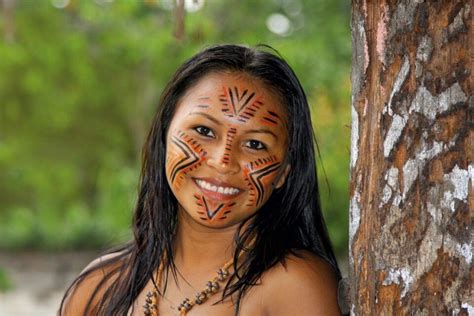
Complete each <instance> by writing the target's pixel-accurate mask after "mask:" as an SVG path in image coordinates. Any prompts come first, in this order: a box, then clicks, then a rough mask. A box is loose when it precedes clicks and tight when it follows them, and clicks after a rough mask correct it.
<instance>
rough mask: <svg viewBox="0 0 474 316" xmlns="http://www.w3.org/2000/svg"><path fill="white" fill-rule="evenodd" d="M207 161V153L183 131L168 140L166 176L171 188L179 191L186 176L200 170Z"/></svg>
mask: <svg viewBox="0 0 474 316" xmlns="http://www.w3.org/2000/svg"><path fill="white" fill-rule="evenodd" d="M205 159H206V151H205V150H204V149H203V148H202V146H201V144H199V142H198V141H196V140H195V139H193V138H192V137H190V136H188V135H187V134H186V133H184V132H182V131H177V132H176V133H174V134H173V135H172V136H171V137H170V139H169V140H168V148H167V151H166V176H167V177H168V181H169V183H170V186H171V187H172V188H174V189H175V190H179V188H180V187H181V185H182V184H183V181H184V178H185V176H186V174H188V173H189V172H191V171H193V170H195V169H197V168H199V167H200V166H201V165H202V163H203V161H204V160H205Z"/></svg>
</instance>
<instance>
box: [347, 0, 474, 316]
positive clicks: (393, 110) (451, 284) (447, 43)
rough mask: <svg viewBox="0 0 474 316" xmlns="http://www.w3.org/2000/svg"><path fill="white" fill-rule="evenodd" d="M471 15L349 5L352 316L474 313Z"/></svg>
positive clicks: (449, 9) (410, 5) (399, 5)
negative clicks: (350, 53)
mask: <svg viewBox="0 0 474 316" xmlns="http://www.w3.org/2000/svg"><path fill="white" fill-rule="evenodd" d="M472 10H473V2H472V1H468V0H465V1H427V0H425V1H423V0H417V1H415V0H406V1H402V0H391V1H383V0H382V1H368V0H354V1H353V8H352V41H353V66H352V137H351V138H352V139H351V143H352V144H351V186H350V197H351V203H350V265H351V266H350V279H351V281H350V282H351V313H352V314H355V315H392V314H394V315H448V314H449V315H453V314H454V315H468V313H469V314H472V315H474V295H473V288H472V283H473V281H474V280H473V276H474V270H473V266H472V250H473V236H474V227H473V226H474V225H473V209H474V198H473V191H474V189H473V185H474V163H473V156H474V146H473V140H474V129H473V127H474V124H473V120H472V118H473V111H474V110H473V108H474V97H473V95H472V75H471V72H472V69H473V67H472V58H473V57H472V56H473V49H472V46H471V45H472V39H473V31H472V29H473V28H472V23H473V22H472Z"/></svg>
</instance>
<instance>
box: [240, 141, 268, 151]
mask: <svg viewBox="0 0 474 316" xmlns="http://www.w3.org/2000/svg"><path fill="white" fill-rule="evenodd" d="M245 146H246V147H248V148H250V149H254V150H263V149H267V147H266V146H265V145H264V144H263V143H262V142H261V141H258V140H255V139H252V140H249V141H247V142H246V143H245Z"/></svg>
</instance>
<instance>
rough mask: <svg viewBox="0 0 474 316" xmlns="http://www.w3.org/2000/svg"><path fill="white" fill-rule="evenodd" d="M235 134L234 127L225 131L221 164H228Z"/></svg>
mask: <svg viewBox="0 0 474 316" xmlns="http://www.w3.org/2000/svg"><path fill="white" fill-rule="evenodd" d="M235 133H237V129H236V128H234V127H230V128H229V130H228V131H227V135H226V140H225V151H224V155H223V157H222V163H223V164H227V163H229V159H230V155H231V151H232V141H233V140H234V136H235Z"/></svg>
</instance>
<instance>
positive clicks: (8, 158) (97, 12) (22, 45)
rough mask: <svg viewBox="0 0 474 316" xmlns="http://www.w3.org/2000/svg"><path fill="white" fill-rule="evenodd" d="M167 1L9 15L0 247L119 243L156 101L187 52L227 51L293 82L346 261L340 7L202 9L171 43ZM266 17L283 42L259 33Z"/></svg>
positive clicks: (264, 4)
mask: <svg viewBox="0 0 474 316" xmlns="http://www.w3.org/2000/svg"><path fill="white" fill-rule="evenodd" d="M168 2H169V1H168ZM168 2H166V1H160V2H158V1H152V0H146V1H112V2H109V1H95V2H94V1H70V3H69V5H68V6H67V7H66V8H64V9H57V8H55V7H53V6H52V5H51V2H49V1H35V2H34V3H33V2H32V1H19V2H18V3H17V6H16V8H15V12H14V19H13V21H14V26H15V36H14V41H13V42H7V41H1V42H0V73H1V74H2V75H1V76H0V100H1V101H0V232H1V236H2V238H0V248H1V249H24V248H39V249H68V248H97V247H103V246H105V245H110V244H112V243H117V242H120V241H123V240H126V239H127V238H129V237H130V232H129V225H130V219H131V214H132V212H133V206H134V203H135V199H136V194H137V191H136V188H137V180H138V173H139V168H140V167H139V165H140V162H139V160H140V150H141V146H142V144H143V141H144V139H145V137H146V133H147V129H148V126H149V125H150V122H151V118H152V116H153V113H154V111H155V106H156V103H157V100H158V98H159V95H160V92H161V91H162V89H163V88H164V86H165V84H166V82H167V80H169V78H170V76H171V75H172V73H173V72H174V70H175V69H176V67H177V66H178V65H180V64H181V63H182V62H183V61H184V60H186V59H187V58H189V57H190V56H191V55H192V54H194V53H196V52H197V51H199V50H200V49H202V48H203V47H206V46H209V45H211V44H215V43H224V42H229V43H243V44H248V45H255V44H259V43H267V44H270V45H271V46H273V47H274V48H276V49H277V50H278V51H279V52H280V53H281V54H282V56H283V57H285V58H286V59H287V60H288V61H289V63H290V64H291V65H292V66H293V67H294V69H295V71H296V73H297V75H298V76H299V78H300V80H301V82H302V84H303V86H304V88H305V89H306V92H307V94H308V97H309V100H310V103H311V106H312V110H313V121H314V123H315V130H316V134H317V137H318V141H319V145H320V149H321V156H322V161H318V164H319V174H320V176H321V177H320V180H321V190H322V204H323V207H324V209H325V214H326V216H327V221H328V226H329V230H330V233H331V236H332V237H333V240H334V243H335V246H336V248H337V250H338V252H340V253H343V252H345V251H346V249H347V221H348V219H347V218H348V215H347V210H348V172H349V166H348V165H349V162H348V161H349V149H348V148H349V128H348V127H347V126H348V125H349V124H350V117H349V115H350V114H349V113H350V111H349V83H348V82H349V65H350V38H349V10H350V4H349V3H348V2H347V1H343V0H338V1H330V0H313V1H304V2H303V1H298V0H278V1H277V0H274V1H252V2H244V1H230V2H229V1H223V0H220V1H219V0H213V1H207V2H206V3H205V5H204V7H203V8H202V9H201V10H199V11H196V12H188V14H187V15H186V19H185V23H186V36H185V38H184V39H183V40H182V41H178V40H176V39H175V38H174V37H173V28H174V26H173V25H174V23H175V18H174V16H173V11H170V10H169V9H168V8H166V3H168ZM52 3H58V1H53V2H52ZM273 13H280V14H284V15H286V16H287V17H288V18H289V20H290V22H291V23H292V25H293V30H290V31H289V32H288V34H285V36H280V35H276V34H274V33H272V32H270V31H269V30H268V28H267V26H266V19H267V17H268V16H270V15H271V14H273ZM0 19H1V18H0ZM3 19H4V17H3ZM0 22H2V23H0V25H5V23H3V22H4V20H2V21H0ZM0 31H1V32H4V31H5V30H4V29H0ZM323 165H324V168H325V171H326V176H327V180H328V181H329V184H330V188H331V193H330V194H329V192H328V190H327V187H326V185H325V179H324V173H323V171H322V169H321V167H322V166H323Z"/></svg>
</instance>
